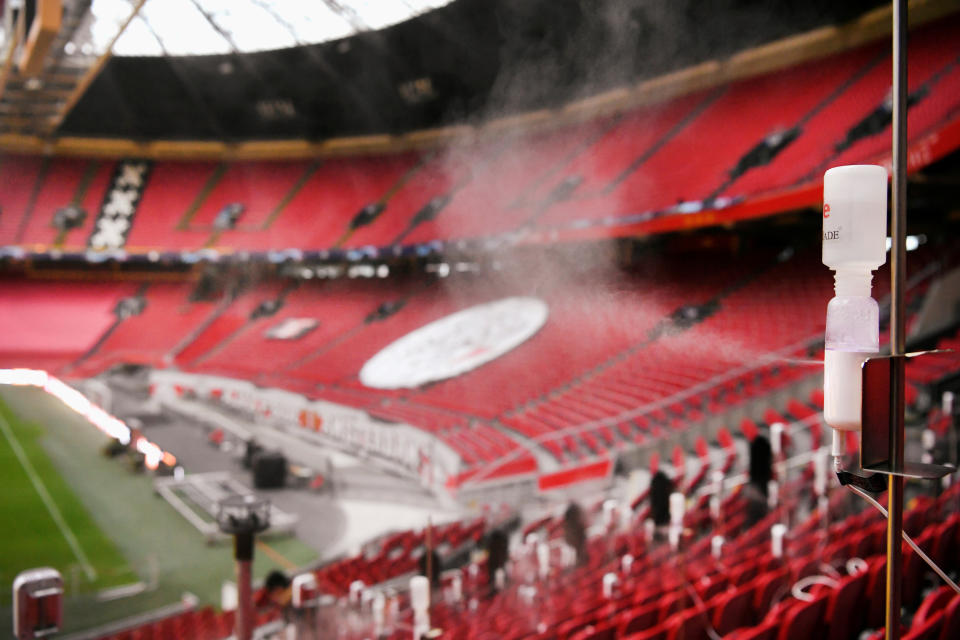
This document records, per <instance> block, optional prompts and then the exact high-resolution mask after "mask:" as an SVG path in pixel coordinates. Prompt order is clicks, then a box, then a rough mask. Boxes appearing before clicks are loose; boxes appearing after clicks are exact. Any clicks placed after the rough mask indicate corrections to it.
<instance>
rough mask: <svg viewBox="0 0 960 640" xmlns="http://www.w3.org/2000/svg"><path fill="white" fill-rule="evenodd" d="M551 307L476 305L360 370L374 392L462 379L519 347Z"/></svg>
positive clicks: (512, 301)
mask: <svg viewBox="0 0 960 640" xmlns="http://www.w3.org/2000/svg"><path fill="white" fill-rule="evenodd" d="M547 315H548V308H547V304H546V303H545V302H543V301H542V300H539V299H537V298H526V297H514V298H504V299H503V300H497V301H495V302H488V303H486V304H481V305H477V306H475V307H470V308H469V309H464V310H462V311H458V312H457V313H454V314H452V315H449V316H446V317H445V318H441V319H440V320H436V321H434V322H431V323H430V324H427V325H424V326H422V327H420V328H419V329H417V330H416V331H414V332H412V333H408V334H407V335H405V336H403V337H402V338H400V339H399V340H396V341H395V342H393V343H391V344H389V345H388V346H387V347H386V348H384V349H383V350H382V351H380V352H379V353H377V354H376V355H375V356H373V357H372V358H371V359H370V360H368V361H367V363H366V364H364V365H363V368H362V369H361V370H360V382H362V383H363V384H364V385H366V386H368V387H372V388H375V389H404V388H415V387H419V386H422V385H424V384H427V383H429V382H436V381H438V380H446V379H447V378H452V377H454V376H458V375H460V374H462V373H466V372H467V371H471V370H473V369H476V368H477V367H479V366H480V365H483V364H486V363H487V362H490V361H491V360H495V359H496V358H499V357H500V356H502V355H504V354H505V353H508V352H509V351H511V350H513V349H515V348H516V347H518V346H520V345H521V344H522V343H523V342H525V341H526V340H528V339H529V338H531V337H532V336H533V335H534V334H536V333H537V332H538V331H539V330H540V329H541V327H543V325H544V324H545V323H546V321H547Z"/></svg>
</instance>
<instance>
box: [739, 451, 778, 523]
mask: <svg viewBox="0 0 960 640" xmlns="http://www.w3.org/2000/svg"><path fill="white" fill-rule="evenodd" d="M772 479H773V451H772V450H771V448H770V441H769V440H767V439H766V438H765V437H764V436H760V435H758V436H757V437H755V438H754V439H753V442H751V443H750V480H749V481H748V482H747V485H746V486H745V487H744V488H743V497H744V498H745V499H746V501H747V522H746V525H747V527H751V526H753V525H755V524H756V523H758V522H760V521H761V520H763V519H764V518H765V517H766V515H767V512H768V511H769V510H770V507H769V506H768V504H767V501H768V497H767V496H768V494H767V490H768V485H769V483H770V480H772Z"/></svg>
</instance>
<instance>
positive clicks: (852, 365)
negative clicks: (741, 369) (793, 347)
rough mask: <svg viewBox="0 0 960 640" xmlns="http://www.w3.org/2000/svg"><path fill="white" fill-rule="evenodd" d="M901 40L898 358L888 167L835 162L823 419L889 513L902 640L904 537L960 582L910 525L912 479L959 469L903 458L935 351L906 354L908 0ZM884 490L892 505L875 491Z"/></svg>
mask: <svg viewBox="0 0 960 640" xmlns="http://www.w3.org/2000/svg"><path fill="white" fill-rule="evenodd" d="M892 44H893V123H892V132H893V141H892V144H893V149H892V159H893V163H892V165H893V166H892V169H893V171H892V173H893V175H892V193H891V196H892V197H891V200H892V205H893V206H892V210H891V215H890V236H891V238H892V241H891V243H890V267H891V268H890V298H891V302H890V306H891V313H890V355H889V356H881V355H880V353H879V352H880V341H879V310H878V306H877V302H876V301H875V300H874V299H873V298H872V297H871V295H870V281H871V279H872V271H873V270H874V269H877V268H878V267H880V266H881V265H882V264H883V263H884V262H885V255H884V254H885V251H886V246H885V242H886V221H887V220H886V218H887V216H886V208H887V171H886V169H885V168H884V167H881V166H873V165H855V166H845V167H835V168H833V169H830V170H829V171H827V172H826V174H825V175H824V183H823V263H824V264H825V265H827V266H828V267H830V268H832V269H834V271H835V272H836V276H835V293H836V296H835V297H834V298H833V299H832V300H831V301H830V304H829V306H828V307H827V325H826V335H825V352H824V421H825V422H826V423H827V424H828V425H830V426H831V427H833V430H834V439H833V450H832V454H833V456H834V464H835V469H836V471H837V477H838V479H839V480H840V483H841V484H842V485H848V486H850V488H851V489H852V490H853V491H854V492H855V493H857V494H859V495H860V496H862V497H864V498H865V499H867V500H868V501H869V502H871V503H872V504H873V505H874V506H875V507H877V508H878V509H880V510H881V512H884V515H885V516H886V517H887V535H886V548H887V564H886V571H887V574H886V587H885V588H886V594H885V596H886V621H885V630H886V636H885V637H886V638H887V639H888V640H898V639H899V638H900V636H901V630H900V605H901V589H902V580H903V553H902V547H901V544H900V539H901V538H903V539H905V540H906V541H907V543H908V544H910V546H911V547H913V549H914V550H915V551H916V552H917V553H918V555H919V556H920V557H922V558H923V559H924V560H925V561H926V562H927V563H928V564H930V566H931V567H932V568H933V569H934V571H936V572H937V573H938V575H940V576H941V577H942V578H943V579H944V580H945V581H946V582H947V583H948V584H949V585H950V586H951V587H952V588H953V589H955V590H957V591H958V592H960V588H958V587H957V585H956V584H954V583H953V582H952V581H951V580H950V579H949V578H948V577H947V576H946V575H945V574H944V573H943V572H942V570H940V568H939V567H937V566H936V565H935V564H934V563H933V562H932V561H931V560H930V559H929V558H928V557H927V556H926V555H925V554H924V553H923V551H922V550H920V549H919V548H918V547H917V546H916V544H915V543H914V542H913V540H911V539H910V537H909V536H908V535H906V533H905V532H904V531H903V501H904V493H903V492H904V479H905V478H908V477H911V478H928V479H932V478H939V477H942V476H944V475H946V474H948V473H950V472H952V471H954V470H955V469H953V467H947V466H941V465H934V464H921V463H914V462H907V461H905V459H904V440H905V432H904V409H905V393H904V385H905V382H904V373H905V362H906V359H907V358H912V357H919V356H926V355H930V354H931V353H932V352H925V353H912V354H908V353H906V334H905V322H904V320H905V317H904V316H905V305H904V288H905V286H906V265H905V260H906V257H905V252H906V215H907V201H906V187H907V154H906V151H907V146H906V145H907V0H893V43H892ZM850 431H852V432H858V433H859V434H860V439H861V442H860V464H859V467H860V468H859V469H848V468H844V464H845V461H844V457H843V456H844V454H845V450H844V443H845V440H846V432H850ZM863 472H868V473H863ZM884 490H886V491H887V492H888V493H887V496H888V503H887V509H886V510H884V509H883V507H882V506H881V505H880V504H878V503H877V502H876V501H875V500H874V499H873V498H872V497H871V496H870V495H869V494H868V493H867V492H875V493H880V492H882V491H884Z"/></svg>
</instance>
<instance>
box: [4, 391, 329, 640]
mask: <svg viewBox="0 0 960 640" xmlns="http://www.w3.org/2000/svg"><path fill="white" fill-rule="evenodd" d="M0 418H2V420H3V421H4V422H3V423H0V637H2V636H3V634H4V633H6V632H7V630H8V629H9V628H10V626H9V625H10V615H11V613H10V611H11V608H10V586H11V583H12V581H13V577H14V576H15V575H16V573H18V572H19V571H20V570H22V569H26V568H32V567H37V566H52V567H55V568H57V569H59V570H60V572H61V574H62V575H63V578H64V582H65V587H66V597H65V599H64V622H65V625H64V627H65V628H64V631H66V632H68V633H69V632H73V631H77V630H81V629H87V628H90V627H95V626H99V625H102V624H104V623H106V622H109V621H113V620H118V619H123V618H128V617H130V616H133V615H135V614H138V613H143V612H147V611H151V610H153V609H156V608H158V607H162V606H165V605H170V604H172V603H175V602H177V601H178V600H179V599H180V598H181V596H182V595H183V594H184V593H185V592H190V593H192V594H194V595H196V596H197V597H198V598H199V600H200V603H201V605H204V604H212V605H214V606H216V605H218V604H219V597H220V586H221V584H222V582H223V581H224V580H232V579H233V554H232V547H231V545H229V544H220V545H214V546H209V545H207V544H206V543H205V541H204V539H203V536H202V535H201V534H200V533H199V532H198V531H197V530H196V529H194V528H193V527H192V526H191V525H190V524H189V523H188V522H187V521H186V520H184V519H183V518H182V517H181V516H180V515H179V514H177V513H176V512H175V511H174V510H173V508H172V507H170V505H168V504H167V503H166V501H164V500H163V499H162V498H160V497H158V496H157V495H156V494H155V493H154V491H153V479H152V477H151V476H150V475H149V474H143V473H134V472H132V471H131V470H130V468H129V465H128V464H127V463H126V461H125V459H124V458H122V457H121V458H115V459H107V458H105V457H104V456H103V454H102V453H101V451H102V449H103V447H104V445H105V444H106V443H107V441H108V440H107V437H106V436H104V435H103V434H101V433H100V432H99V431H97V430H96V429H95V428H94V427H93V426H91V425H90V423H89V422H87V421H86V420H85V419H84V418H82V417H80V416H78V415H77V414H75V413H73V412H72V411H70V410H69V409H67V408H66V407H65V406H64V405H63V404H62V403H60V401H58V400H56V399H54V398H51V397H50V396H48V395H47V394H45V393H44V392H43V391H40V390H38V389H26V388H12V387H0ZM4 425H7V426H8V427H9V428H8V429H5V428H4ZM6 433H12V435H13V437H12V438H8V437H7V436H6V435H5V434H6ZM12 441H15V442H16V443H17V444H11V442H12ZM18 445H19V449H21V450H22V456H23V457H24V458H25V459H26V460H27V461H28V464H27V465H26V466H25V465H24V464H23V463H22V461H21V460H20V456H19V455H18V453H17V449H18ZM28 468H29V469H30V470H29V471H28ZM31 471H32V472H33V473H31ZM35 478H38V479H39V480H40V483H41V485H42V486H43V489H39V490H38V488H37V484H36V483H35V482H34V479H35ZM44 493H46V494H48V496H49V500H46V499H45V498H44V497H42V494H44ZM48 502H49V503H52V504H53V505H54V506H55V508H54V509H53V511H55V512H58V513H59V514H60V516H61V517H60V520H62V523H63V524H64V525H65V526H61V524H60V523H59V522H58V517H57V516H54V515H52V513H51V508H50V506H49V504H48ZM65 531H69V533H65ZM71 538H73V539H74V540H75V543H72V542H71V541H70V539H71ZM268 543H269V545H270V547H271V550H270V551H271V552H272V554H273V556H274V557H275V558H276V557H278V556H280V557H282V558H283V559H284V561H285V562H286V563H289V564H292V565H296V566H305V565H307V564H309V563H311V562H313V561H315V560H316V559H317V557H318V554H317V552H316V551H314V550H313V549H311V548H309V547H308V546H306V545H304V544H303V543H302V542H300V541H299V540H297V539H296V538H283V539H276V540H273V539H271V540H269V541H268ZM78 548H79V549H80V553H78V552H77V549H78ZM78 556H79V557H78ZM83 558H85V559H86V561H84V560H83ZM84 564H86V565H88V566H89V567H90V568H91V569H92V570H93V573H95V577H92V579H91V573H90V572H89V571H87V570H85V569H84ZM253 568H254V576H255V577H257V578H262V577H263V576H265V575H266V573H267V572H268V571H270V570H271V569H274V568H284V569H285V568H288V567H287V566H284V567H280V566H278V565H277V564H275V563H274V561H273V560H272V559H271V557H270V554H268V553H266V551H265V550H263V549H259V550H258V551H257V553H256V558H255V562H254V567H253ZM138 581H140V582H143V583H144V584H145V585H147V586H146V589H145V590H144V591H143V592H142V593H138V594H137V595H134V596H132V597H124V598H119V599H115V600H104V599H102V598H101V597H98V596H101V595H102V590H103V589H104V588H105V587H111V586H119V585H129V584H131V583H135V582H138Z"/></svg>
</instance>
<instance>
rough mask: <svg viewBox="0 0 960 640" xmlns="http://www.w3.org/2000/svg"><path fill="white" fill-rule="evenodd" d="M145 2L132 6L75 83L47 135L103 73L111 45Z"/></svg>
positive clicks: (58, 124) (111, 49)
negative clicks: (114, 32)
mask: <svg viewBox="0 0 960 640" xmlns="http://www.w3.org/2000/svg"><path fill="white" fill-rule="evenodd" d="M146 2H147V0H137V4H136V5H134V7H133V10H132V11H131V12H130V15H129V16H127V19H126V20H124V21H123V24H121V25H120V28H119V29H117V33H116V35H115V36H113V39H112V40H110V44H108V45H107V48H106V50H105V51H104V52H103V53H102V54H101V55H100V57H99V58H97V61H96V62H94V63H93V65H92V66H91V67H90V68H89V69H87V72H86V73H84V74H83V77H82V78H80V81H79V82H78V83H77V86H76V87H75V88H74V89H73V92H72V93H71V94H70V97H69V98H67V101H66V102H65V103H64V105H63V108H62V109H61V110H60V112H59V113H58V114H57V115H56V116H55V117H54V118H53V119H52V120H51V121H50V125H49V128H48V129H47V131H46V133H47V135H51V134H53V133H54V132H55V131H56V130H57V129H58V128H59V127H60V125H61V124H63V121H64V120H66V119H67V115H68V114H69V113H70V112H71V111H72V110H73V108H74V107H75V106H77V103H78V102H79V101H80V98H82V97H83V94H84V93H86V92H87V89H89V88H90V85H91V84H93V81H94V80H95V79H96V77H97V76H98V75H100V72H101V71H103V68H104V67H105V66H106V64H107V61H108V60H110V56H111V55H112V54H113V45H115V44H116V43H117V40H119V39H120V36H122V35H123V32H124V31H126V30H127V27H128V26H130V23H131V22H133V19H134V18H136V17H137V14H138V13H140V9H142V8H143V5H144V4H146Z"/></svg>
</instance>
